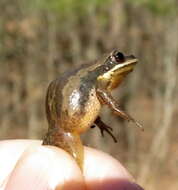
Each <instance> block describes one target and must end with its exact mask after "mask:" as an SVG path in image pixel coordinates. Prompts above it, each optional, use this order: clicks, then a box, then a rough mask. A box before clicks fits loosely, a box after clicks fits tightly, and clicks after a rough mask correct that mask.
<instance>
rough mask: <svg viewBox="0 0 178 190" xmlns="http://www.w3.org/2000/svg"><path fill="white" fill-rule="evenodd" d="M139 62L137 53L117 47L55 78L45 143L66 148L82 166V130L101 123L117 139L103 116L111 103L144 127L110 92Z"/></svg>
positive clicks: (48, 101) (48, 104)
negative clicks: (101, 114) (122, 50)
mask: <svg viewBox="0 0 178 190" xmlns="http://www.w3.org/2000/svg"><path fill="white" fill-rule="evenodd" d="M137 61H138V60H137V59H136V58H135V57H134V56H133V55H130V56H124V55H123V54H122V53H121V52H119V51H117V50H115V51H112V52H111V53H110V54H109V55H107V56H104V57H102V58H101V59H99V60H98V61H96V62H95V63H93V64H84V65H82V66H80V67H79V68H77V69H75V70H73V71H70V72H66V73H64V74H63V75H62V76H60V77H58V78H57V79H56V80H54V81H52V82H51V83H50V85H49V87H48V91H47V96H46V114H47V120H48V124H49V129H48V132H47V134H46V136H45V137H44V140H43V145H54V146H57V147H60V148H62V149H64V150H65V151H67V152H68V153H69V154H71V155H72V156H73V157H74V159H75V160H76V161H77V163H78V165H79V167H80V168H81V169H82V165H83V145H82V142H81V139H80V134H81V133H84V132H85V131H86V130H87V129H88V128H90V127H91V126H98V127H99V128H100V130H101V133H102V134H103V131H106V132H108V133H109V134H110V135H111V136H112V138H113V139H114V141H115V142H116V139H115V137H114V136H113V134H112V132H111V128H110V127H108V126H107V125H105V124H104V123H103V122H102V121H101V119H100V117H99V113H100V109H101V107H102V105H104V104H106V105H108V107H109V108H110V109H111V110H112V111H113V113H114V114H116V115H118V116H120V117H122V118H123V119H126V120H128V121H132V122H134V123H135V124H136V125H137V126H138V127H141V125H140V124H139V123H138V122H137V121H135V120H134V119H133V118H132V117H131V116H129V115H128V114H127V113H125V112H124V111H122V110H121V109H120V107H119V105H118V103H117V102H116V101H115V100H114V99H113V97H112V96H111V93H110V92H111V90H112V89H114V88H116V87H117V86H118V85H119V84H120V83H121V82H122V80H123V79H124V78H125V76H126V75H127V74H128V73H130V72H131V71H132V70H133V68H134V66H135V64H136V63H137Z"/></svg>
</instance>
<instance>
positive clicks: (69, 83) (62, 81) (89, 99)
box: [46, 68, 100, 132]
mask: <svg viewBox="0 0 178 190" xmlns="http://www.w3.org/2000/svg"><path fill="white" fill-rule="evenodd" d="M99 110H100V103H99V100H98V98H97V96H96V92H95V79H91V78H90V77H89V76H88V72H87V70H86V69H85V68H84V69H81V68H79V69H76V70H74V71H72V72H70V73H64V74H63V75H62V76H60V77H58V78H57V79H56V80H54V81H53V82H51V84H50V85H49V87H48V93H47V97H46V112H47V113H48V114H47V115H48V121H50V122H51V123H50V124H51V125H52V126H54V127H57V126H59V127H60V128H63V129H65V130H67V131H71V130H72V131H75V130H78V131H81V132H82V131H83V130H86V129H87V128H88V127H89V126H90V125H91V124H92V123H93V122H94V120H95V119H96V117H97V115H98V113H99Z"/></svg>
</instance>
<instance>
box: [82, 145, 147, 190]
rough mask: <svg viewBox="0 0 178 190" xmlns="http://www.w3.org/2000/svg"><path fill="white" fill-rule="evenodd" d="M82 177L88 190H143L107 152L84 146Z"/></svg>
mask: <svg viewBox="0 0 178 190" xmlns="http://www.w3.org/2000/svg"><path fill="white" fill-rule="evenodd" d="M84 177H85V180H86V185H87V188H88V189H90V190H96V189H97V190H110V189H112V190H123V189H127V190H143V189H142V188H141V187H140V186H139V185H137V184H136V183H135V182H134V179H133V177H132V176H131V175H130V174H129V172H128V171H127V170H126V169H125V168H124V167H123V166H122V164H121V163H120V162H119V161H117V160H116V159H114V158H113V157H112V156H110V155H109V154H106V153H104V152H101V151H98V150H95V149H92V148H89V147H85V161H84Z"/></svg>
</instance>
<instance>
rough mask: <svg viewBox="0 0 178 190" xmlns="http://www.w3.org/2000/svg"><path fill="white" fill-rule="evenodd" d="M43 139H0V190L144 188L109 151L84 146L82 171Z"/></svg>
mask: <svg viewBox="0 0 178 190" xmlns="http://www.w3.org/2000/svg"><path fill="white" fill-rule="evenodd" d="M41 143H42V142H41V141H38V140H9V141H1V142H0V190H53V189H55V190H59V189H60V190H61V189H62V190H75V189H76V190H84V189H88V190H111V189H112V190H116V189H117V190H143V189H142V188H141V187H140V186H138V185H137V184H135V183H134V180H133V178H132V177H131V175H130V174H129V173H128V172H127V171H126V169H125V168H124V167H123V166H122V165H121V164H120V163H119V162H118V161H117V160H116V159H114V158H112V157H111V156H110V155H108V154H106V153H103V152H101V151H98V150H95V149H92V148H89V147H85V150H84V158H85V159H84V169H83V174H82V173H81V171H80V169H79V167H78V166H77V164H76V162H75V161H74V160H73V158H72V157H71V156H70V155H69V154H68V153H66V152H65V151H64V150H62V149H59V148H56V147H53V146H42V145H41Z"/></svg>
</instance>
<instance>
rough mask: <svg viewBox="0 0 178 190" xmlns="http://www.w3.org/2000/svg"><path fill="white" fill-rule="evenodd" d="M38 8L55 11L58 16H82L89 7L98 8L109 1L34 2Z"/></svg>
mask: <svg viewBox="0 0 178 190" xmlns="http://www.w3.org/2000/svg"><path fill="white" fill-rule="evenodd" d="M36 1H37V2H38V7H41V8H43V9H46V10H49V11H55V12H56V13H58V14H59V16H65V17H67V16H71V14H73V13H76V12H77V14H78V15H83V14H84V13H85V12H86V11H87V9H88V8H89V7H91V6H95V7H99V6H102V5H103V4H105V3H107V2H109V1H111V0H50V1H49V0H36Z"/></svg>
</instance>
